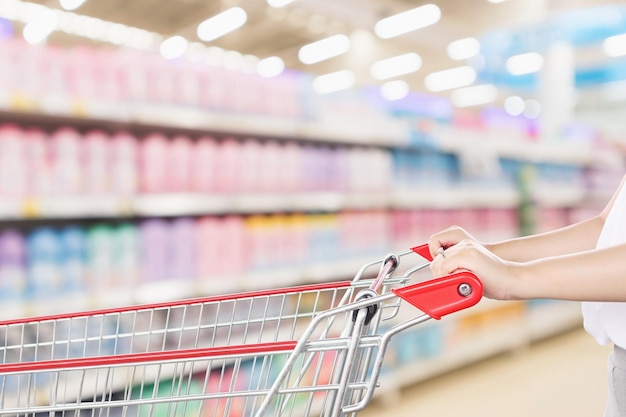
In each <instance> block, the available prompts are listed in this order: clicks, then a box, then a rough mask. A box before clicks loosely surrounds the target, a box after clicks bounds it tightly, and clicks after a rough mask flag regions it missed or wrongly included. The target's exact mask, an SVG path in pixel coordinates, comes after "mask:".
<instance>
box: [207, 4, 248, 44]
mask: <svg viewBox="0 0 626 417" xmlns="http://www.w3.org/2000/svg"><path fill="white" fill-rule="evenodd" d="M247 20H248V15H247V14H246V11H245V10H244V9H242V8H241V7H231V8H230V9H227V10H224V11H223V12H221V13H219V14H217V15H215V16H213V17H210V18H208V19H207V20H205V21H203V22H202V23H200V24H199V25H198V37H199V38H200V39H202V40H203V41H205V42H210V41H213V40H215V39H217V38H220V37H222V36H224V35H226V34H228V33H230V32H232V31H233V30H236V29H239V28H240V27H242V26H243V25H244V24H245V23H246V21H247Z"/></svg>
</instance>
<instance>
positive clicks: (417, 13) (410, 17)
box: [374, 4, 441, 39]
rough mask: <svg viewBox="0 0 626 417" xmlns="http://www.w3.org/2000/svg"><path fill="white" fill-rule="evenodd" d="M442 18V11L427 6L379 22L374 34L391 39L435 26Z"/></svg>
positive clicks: (429, 5) (432, 6) (431, 5)
mask: <svg viewBox="0 0 626 417" xmlns="http://www.w3.org/2000/svg"><path fill="white" fill-rule="evenodd" d="M440 18H441V10H440V9H439V7H437V6H436V5H434V4H426V5H424V6H420V7H416V8H415V9H411V10H407V11H406V12H402V13H398V14H395V15H393V16H389V17H386V18H384V19H381V20H379V21H378V23H376V26H374V32H375V33H376V35H378V37H379V38H382V39H390V38H394V37H396V36H400V35H403V34H405V33H408V32H412V31H414V30H417V29H421V28H424V27H426V26H430V25H433V24H435V23H437V22H438V21H439V19H440Z"/></svg>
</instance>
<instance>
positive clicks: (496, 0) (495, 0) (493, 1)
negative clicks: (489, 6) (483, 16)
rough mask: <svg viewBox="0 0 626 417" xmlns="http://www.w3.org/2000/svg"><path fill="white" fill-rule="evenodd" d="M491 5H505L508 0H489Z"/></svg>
mask: <svg viewBox="0 0 626 417" xmlns="http://www.w3.org/2000/svg"><path fill="white" fill-rule="evenodd" d="M487 1H488V2H489V3H493V4H498V3H504V2H505V1H507V0H487Z"/></svg>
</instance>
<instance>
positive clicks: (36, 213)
mask: <svg viewBox="0 0 626 417" xmlns="http://www.w3.org/2000/svg"><path fill="white" fill-rule="evenodd" d="M586 194H587V193H586V191H585V190H583V189H581V188H573V189H568V188H566V187H564V186H563V187H550V186H544V187H541V188H538V189H537V190H536V191H535V193H534V201H535V202H536V203H538V204H541V205H544V206H558V207H569V206H574V205H576V204H580V203H582V202H584V201H585V199H586ZM518 202H519V196H518V193H517V191H516V190H514V189H510V188H505V187H487V186H478V185H477V186H474V185H467V186H462V185H457V186H452V187H449V186H445V187H443V186H442V187H415V188H409V187H405V188H396V189H395V190H392V191H390V192H384V191H372V192H368V191H363V192H351V193H343V192H334V191H328V192H298V193H266V194H261V193H242V194H194V193H163V194H140V195H136V196H128V197H117V196H97V195H77V196H55V197H42V198H28V199H13V200H10V199H5V200H3V201H0V220H33V219H81V218H116V217H150V216H153V217H158V216H194V215H205V214H206V215H209V214H216V215H219V214H253V213H280V212H307V211H323V212H336V211H341V210H368V209H419V208H438V209H452V208H460V207H462V208H512V207H515V206H516V205H517V204H518Z"/></svg>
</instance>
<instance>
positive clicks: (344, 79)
mask: <svg viewBox="0 0 626 417" xmlns="http://www.w3.org/2000/svg"><path fill="white" fill-rule="evenodd" d="M354 82H355V77H354V74H353V73H352V71H348V70H342V71H337V72H331V73H330V74H325V75H320V76H318V77H316V78H315V79H314V80H313V90H314V91H315V92H316V93H318V94H328V93H333V92H335V91H340V90H345V89H347V88H350V87H352V86H353V85H354Z"/></svg>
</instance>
